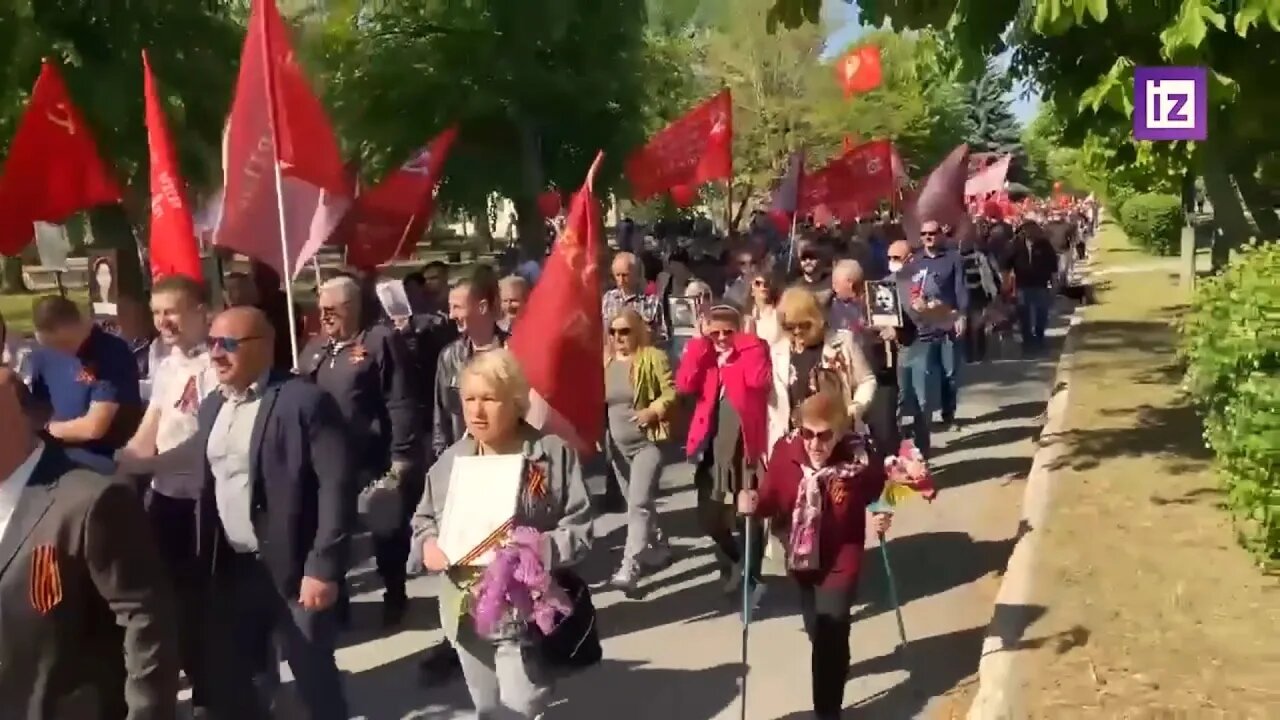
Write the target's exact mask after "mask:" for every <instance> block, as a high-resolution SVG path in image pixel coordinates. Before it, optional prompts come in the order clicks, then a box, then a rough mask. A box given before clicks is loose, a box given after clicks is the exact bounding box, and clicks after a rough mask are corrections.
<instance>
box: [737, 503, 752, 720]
mask: <svg viewBox="0 0 1280 720" xmlns="http://www.w3.org/2000/svg"><path fill="white" fill-rule="evenodd" d="M748 484H749V483H748ZM752 489H754V488H752ZM752 519H753V518H752V517H751V516H750V515H747V516H745V517H744V519H743V523H742V714H741V716H740V717H741V720H747V675H748V674H749V673H750V671H751V670H750V666H749V665H748V663H747V646H748V641H749V639H750V636H751V558H752V554H751V552H752V547H751V544H752V543H751V521H752Z"/></svg>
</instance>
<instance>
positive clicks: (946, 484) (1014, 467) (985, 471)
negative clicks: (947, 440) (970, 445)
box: [933, 454, 1032, 492]
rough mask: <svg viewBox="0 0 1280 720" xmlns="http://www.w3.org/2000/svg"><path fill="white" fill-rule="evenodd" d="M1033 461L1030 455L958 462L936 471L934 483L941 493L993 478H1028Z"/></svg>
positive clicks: (979, 458) (950, 463)
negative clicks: (948, 489)
mask: <svg viewBox="0 0 1280 720" xmlns="http://www.w3.org/2000/svg"><path fill="white" fill-rule="evenodd" d="M942 457H945V454H942ZM1031 461H1032V458H1031V457H1030V456H1029V455H1022V456H1017V455H1015V456H1006V457H977V458H970V459H968V460H957V461H954V462H949V463H947V464H945V465H940V466H939V467H938V468H937V469H935V470H934V471H933V481H934V484H935V485H937V487H938V490H939V492H941V491H944V490H946V489H947V488H956V487H961V486H964V485H970V484H972V483H976V482H982V481H984V480H990V479H992V478H1008V477H1026V475H1027V473H1028V472H1029V471H1030V470H1031Z"/></svg>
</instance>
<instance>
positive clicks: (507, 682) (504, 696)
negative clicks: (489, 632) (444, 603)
mask: <svg viewBox="0 0 1280 720" xmlns="http://www.w3.org/2000/svg"><path fill="white" fill-rule="evenodd" d="M454 647H456V648H457V649H458V660H459V661H460V662H461V664H462V676H463V678H464V679H465V680H466V683H467V692H468V693H470V694H471V703H472V704H473V705H475V707H476V715H475V717H476V720H517V719H519V720H537V719H538V718H540V717H542V711H543V710H544V709H546V707H547V703H548V702H550V700H551V693H552V691H553V690H554V686H555V683H554V678H553V676H552V674H551V671H550V669H548V668H547V667H545V666H544V665H543V664H542V660H541V658H539V657H538V655H537V649H536V648H534V647H533V646H532V645H529V644H528V643H524V642H521V641H519V640H500V641H498V642H494V641H491V640H485V639H482V638H480V637H477V636H476V634H475V633H472V632H462V633H459V637H458V639H457V640H456V641H455V642H454Z"/></svg>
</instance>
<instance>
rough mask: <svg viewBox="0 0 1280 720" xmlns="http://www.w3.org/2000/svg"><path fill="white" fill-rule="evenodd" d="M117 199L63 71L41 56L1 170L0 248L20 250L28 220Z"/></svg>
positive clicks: (29, 233) (53, 218) (55, 218)
mask: <svg viewBox="0 0 1280 720" xmlns="http://www.w3.org/2000/svg"><path fill="white" fill-rule="evenodd" d="M120 197H121V195H120V186H119V185H117V184H116V181H115V178H113V177H112V176H111V173H110V172H109V171H108V170H107V166H106V164H105V163H103V162H102V158H101V156H99V155H98V146H97V144H96V143H94V141H93V137H92V136H91V135H90V134H89V129H88V127H87V126H86V125H85V122H84V119H83V118H82V117H81V116H80V111H79V110H77V109H76V106H75V105H74V104H72V102H71V96H70V95H68V94H67V86H66V84H65V83H63V82H62V75H61V74H60V73H59V72H58V68H57V67H55V66H54V65H53V63H51V62H49V61H48V60H46V61H45V62H44V65H43V66H42V67H41V68H40V77H39V78H37V79H36V84H35V86H34V87H33V88H32V89H31V99H30V100H29V101H28V102H27V110H26V112H25V113H23V115H22V119H21V120H19V121H18V130H17V132H16V133H14V136H13V141H12V142H11V143H10V144H9V156H8V158H7V159H6V160H5V164H4V171H3V173H0V252H2V253H4V254H5V255H16V254H18V253H19V252H21V251H22V249H23V248H24V247H26V246H27V243H29V242H31V238H32V237H34V235H35V231H34V228H33V226H32V223H35V222H47V223H54V224H61V223H62V222H63V221H64V220H66V219H67V217H68V216H70V215H72V214H74V213H77V212H79V211H81V210H87V209H89V208H92V207H95V206H98V205H108V204H111V203H118V202H120Z"/></svg>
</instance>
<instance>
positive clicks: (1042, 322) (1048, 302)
mask: <svg viewBox="0 0 1280 720" xmlns="http://www.w3.org/2000/svg"><path fill="white" fill-rule="evenodd" d="M1004 266H1005V269H1006V270H1009V271H1011V272H1013V278H1014V286H1015V287H1016V288H1017V290H1018V327H1019V330H1020V331H1021V332H1022V349H1023V350H1024V351H1026V352H1034V351H1036V350H1039V349H1040V348H1042V347H1044V335H1045V330H1046V328H1047V326H1048V324H1049V310H1050V309H1051V308H1052V306H1053V289H1052V288H1053V286H1054V285H1055V283H1056V281H1057V276H1058V253H1057V252H1056V251H1055V250H1054V248H1053V245H1052V244H1050V241H1049V239H1048V238H1047V237H1046V236H1045V232H1044V229H1043V228H1041V227H1040V226H1039V225H1038V224H1036V223H1034V222H1027V223H1023V224H1022V227H1020V228H1018V233H1017V237H1016V238H1015V239H1014V240H1013V242H1012V243H1010V245H1009V252H1008V254H1007V255H1005V260H1004Z"/></svg>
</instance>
